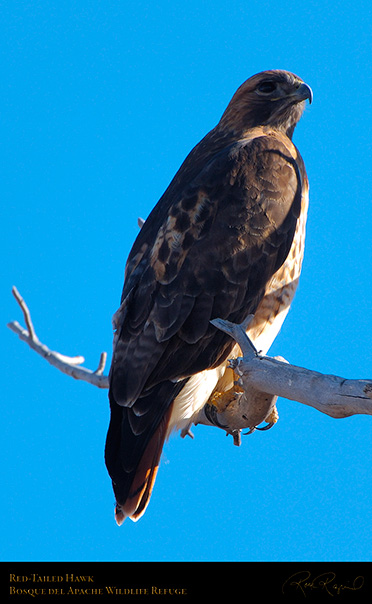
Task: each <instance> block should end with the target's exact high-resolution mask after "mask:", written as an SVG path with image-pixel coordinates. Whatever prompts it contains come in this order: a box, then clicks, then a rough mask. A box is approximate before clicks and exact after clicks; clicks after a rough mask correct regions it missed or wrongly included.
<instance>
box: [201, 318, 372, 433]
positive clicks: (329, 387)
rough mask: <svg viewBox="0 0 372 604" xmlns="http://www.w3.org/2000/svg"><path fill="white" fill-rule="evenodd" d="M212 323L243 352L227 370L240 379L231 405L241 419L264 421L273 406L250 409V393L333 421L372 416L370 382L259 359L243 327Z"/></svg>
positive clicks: (232, 361) (280, 361)
mask: <svg viewBox="0 0 372 604" xmlns="http://www.w3.org/2000/svg"><path fill="white" fill-rule="evenodd" d="M212 323H213V324H214V325H215V326H216V327H218V328H219V329H221V330H222V331H225V332H226V333H228V334H229V335H231V336H232V337H233V338H234V339H235V340H236V342H237V343H238V344H239V346H240V348H241V350H242V354H243V357H241V358H238V359H232V360H231V361H230V366H231V367H232V368H233V369H234V371H235V372H236V373H237V374H238V375H239V376H240V378H239V381H238V383H239V385H240V386H241V387H242V389H243V392H241V393H238V394H237V397H236V401H234V404H235V406H236V407H239V413H240V414H241V415H242V416H243V415H244V417H248V416H252V414H253V416H254V415H255V414H256V419H255V421H257V419H261V421H264V420H265V419H266V420H268V418H267V415H265V414H266V413H267V410H268V409H269V412H270V411H271V410H272V405H273V404H272V403H271V407H270V405H269V407H268V409H267V408H263V409H261V410H260V408H259V405H258V406H257V405H256V408H254V405H253V408H252V400H250V399H251V397H250V392H251V391H252V390H253V391H256V392H260V393H261V395H263V396H264V393H266V395H267V397H268V400H269V399H270V397H274V396H280V397H282V398H286V399H290V400H293V401H297V402H299V403H303V404H304V405H308V406H310V407H314V409H317V410H318V411H321V412H322V413H325V414H327V415H330V416H331V417H334V418H343V417H349V416H350V415H356V414H365V415H372V380H348V379H344V378H341V377H338V376H335V375H324V374H322V373H319V372H317V371H311V370H309V369H304V368H303V367H297V366H295V365H290V364H289V363H287V362H286V361H284V360H283V359H280V358H272V357H268V356H260V355H259V354H258V352H257V350H256V349H255V347H254V345H253V344H252V342H251V341H250V340H249V338H248V336H247V334H246V333H245V329H244V327H245V326H246V325H244V324H242V325H235V324H233V323H230V322H229V321H223V320H222V319H215V320H213V321H212ZM227 409H228V408H227ZM224 413H225V414H226V411H225V412H224ZM221 415H222V414H221ZM221 423H222V422H221ZM229 425H230V424H229ZM256 426H257V424H256ZM247 427H249V428H251V429H254V427H255V426H254V425H252V424H251V423H248V424H247Z"/></svg>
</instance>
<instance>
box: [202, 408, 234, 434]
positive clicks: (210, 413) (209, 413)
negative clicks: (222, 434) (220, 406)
mask: <svg viewBox="0 0 372 604" xmlns="http://www.w3.org/2000/svg"><path fill="white" fill-rule="evenodd" d="M204 413H205V416H206V418H207V419H208V420H209V421H210V422H211V423H212V424H213V425H214V426H217V427H218V428H222V429H223V430H228V429H229V426H225V425H224V424H220V422H219V421H218V419H217V413H218V411H217V408H216V406H215V405H208V404H206V405H205V407H204Z"/></svg>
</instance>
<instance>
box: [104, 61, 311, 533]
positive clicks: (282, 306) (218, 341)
mask: <svg viewBox="0 0 372 604" xmlns="http://www.w3.org/2000/svg"><path fill="white" fill-rule="evenodd" d="M306 99H308V100H309V101H310V102H311V99H312V93H311V89H310V88H309V86H308V85H307V84H305V83H304V82H303V81H302V80H301V79H300V78H299V77H297V76H296V75H294V74H293V73H289V72H286V71H279V70H272V71H265V72H262V73H259V74H257V75H254V76H253V77H251V78H249V79H248V80H247V81H246V82H244V84H243V85H242V86H240V88H239V89H238V90H237V92H236V93H235V94H234V96H233V98H232V100H231V101H230V103H229V105H228V106H227V109H226V111H225V112H224V114H223V115H222V118H221V120H220V122H219V123H218V124H217V126H216V127H215V128H214V129H213V130H211V132H209V133H208V134H207V135H206V136H205V137H204V138H203V139H202V140H201V141H200V143H199V144H198V145H196V147H195V148H194V149H193V150H192V151H191V153H190V154H189V155H188V156H187V158H186V159H185V161H184V162H183V164H182V165H181V167H180V169H179V170H178V172H177V174H176V175H175V177H174V178H173V180H172V182H171V183H170V185H169V187H168V188H167V190H166V191H165V193H164V195H163V196H162V197H161V199H160V200H159V202H158V203H157V205H156V206H155V207H154V209H153V210H152V212H151V214H150V215H149V217H148V219H147V220H146V222H145V223H144V225H143V227H142V229H141V231H140V232H139V234H138V237H137V239H136V241H135V243H134V245H133V248H132V250H131V252H130V254H129V258H128V261H127V265H126V270H125V282H124V289H123V294H122V298H121V306H120V308H119V310H118V311H117V313H116V314H115V316H114V327H115V336H114V351H113V360H112V365H111V369H110V389H109V398H110V408H111V420H110V425H109V429H108V434H107V441H106V449H105V459H106V465H107V468H108V472H109V474H110V476H111V478H112V484H113V489H114V493H115V497H116V510H115V516H116V521H117V523H118V524H121V523H122V522H123V521H124V519H125V518H126V517H127V516H129V517H130V518H132V520H138V518H140V517H141V516H142V514H143V513H144V511H145V509H146V507H147V505H148V503H149V499H150V496H151V492H152V489H153V485H154V481H155V477H156V473H157V469H158V465H159V459H160V455H161V452H162V447H163V444H164V440H165V439H166V438H167V436H168V435H169V434H170V432H171V431H172V430H174V429H182V428H185V427H186V426H189V425H190V424H191V423H192V421H193V417H195V416H196V414H197V413H198V411H199V410H200V409H201V408H202V407H203V406H204V405H205V404H206V403H207V402H208V400H209V399H210V397H211V396H212V395H213V393H215V392H225V391H227V390H228V389H229V388H231V387H232V386H233V374H232V371H231V370H230V369H227V368H226V364H227V359H228V358H229V357H231V356H234V353H235V356H237V354H238V352H239V351H238V350H236V351H234V350H233V348H234V342H233V340H232V339H231V338H230V337H229V336H228V335H226V334H225V333H223V332H222V331H220V330H218V329H217V328H216V327H214V326H213V325H211V323H210V321H211V319H214V318H218V317H219V318H222V319H228V320H229V321H232V322H234V323H241V322H242V321H243V320H244V319H245V318H246V317H247V315H249V314H254V319H253V321H252V322H251V323H250V325H249V329H248V333H249V336H250V338H251V339H252V340H253V342H254V343H255V345H256V347H257V348H258V349H259V350H262V351H263V352H264V353H266V352H267V350H268V348H269V347H270V345H271V343H272V342H273V340H274V338H275V337H276V335H277V333H278V331H279V329H280V327H281V324H282V322H283V320H284V318H285V315H286V313H287V312H288V309H289V306H290V303H291V301H292V298H293V295H294V292H295V289H296V285H297V281H298V277H299V274H300V271H301V262H302V257H303V249H304V237H305V222H306V213H307V203H308V181H307V176H306V172H305V167H304V164H303V161H302V158H301V156H300V154H299V152H298V150H297V149H296V147H295V146H294V145H293V143H292V141H291V139H292V135H293V131H294V128H295V126H296V124H297V122H298V121H299V119H300V117H301V114H302V112H303V110H304V107H305V100H306Z"/></svg>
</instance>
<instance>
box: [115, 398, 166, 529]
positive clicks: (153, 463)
mask: <svg viewBox="0 0 372 604" xmlns="http://www.w3.org/2000/svg"><path fill="white" fill-rule="evenodd" d="M172 408H173V403H172V404H171V405H170V407H169V408H168V410H167V412H166V414H165V415H164V416H163V418H162V419H161V421H160V424H159V426H158V427H157V429H156V431H155V433H154V434H153V436H152V437H151V439H150V441H149V443H148V445H147V447H146V449H145V451H144V454H143V456H142V458H141V461H140V462H139V464H138V466H137V469H136V472H135V475H134V478H133V481H132V483H131V486H130V488H129V492H128V495H127V499H126V501H125V502H122V503H119V502H118V501H117V502H116V507H115V520H116V523H117V524H118V525H119V526H120V525H121V524H123V522H124V520H125V519H126V518H127V517H129V518H130V519H131V520H133V521H134V522H136V521H137V520H139V519H140V518H141V516H143V514H144V513H145V511H146V508H147V506H148V504H149V502H150V497H151V493H152V490H153V488H154V484H155V479H156V475H157V472H158V468H159V462H160V456H161V453H162V450H163V445H164V441H165V437H166V434H167V428H168V424H169V419H170V416H171V413H172Z"/></svg>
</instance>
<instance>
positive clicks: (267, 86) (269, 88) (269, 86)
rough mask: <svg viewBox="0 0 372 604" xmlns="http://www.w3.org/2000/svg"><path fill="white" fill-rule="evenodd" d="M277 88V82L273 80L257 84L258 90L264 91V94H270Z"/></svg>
mask: <svg viewBox="0 0 372 604" xmlns="http://www.w3.org/2000/svg"><path fill="white" fill-rule="evenodd" d="M275 89H276V82H272V81H270V80H267V81H266V82H261V84H259V86H257V90H258V91H259V92H262V94H270V92H274V90H275Z"/></svg>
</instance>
